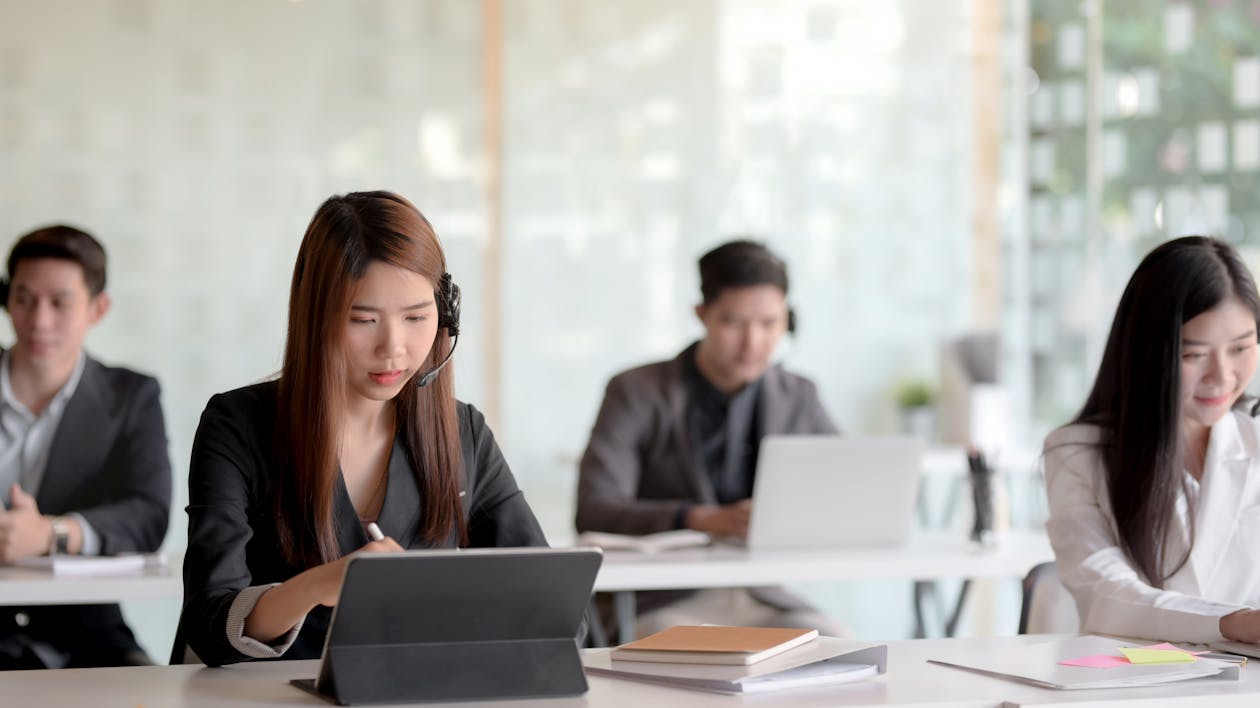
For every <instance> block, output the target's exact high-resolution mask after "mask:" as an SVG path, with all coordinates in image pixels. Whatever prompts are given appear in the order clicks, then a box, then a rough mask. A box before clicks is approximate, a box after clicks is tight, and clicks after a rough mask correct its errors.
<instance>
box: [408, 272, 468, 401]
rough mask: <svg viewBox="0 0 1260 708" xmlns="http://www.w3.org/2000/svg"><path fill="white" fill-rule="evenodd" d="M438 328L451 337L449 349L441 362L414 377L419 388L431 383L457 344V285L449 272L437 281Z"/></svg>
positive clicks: (458, 303)
mask: <svg viewBox="0 0 1260 708" xmlns="http://www.w3.org/2000/svg"><path fill="white" fill-rule="evenodd" d="M437 296H438V303H437V306H438V329H443V328H445V329H446V333H447V334H448V335H450V337H451V350H450V351H448V352H447V353H446V356H445V357H443V358H442V361H441V363H439V364H438V365H437V366H435V367H433V368H432V369H429V370H428V371H426V372H424V373H423V374H421V375H420V378H418V379H416V386H419V387H421V388H423V387H425V386H428V385H429V384H431V383H433V380H434V379H436V378H437V377H438V374H439V373H441V371H442V367H444V366H446V363H447V362H449V361H450V360H451V357H452V356H453V355H454V354H455V347H456V346H458V345H459V305H460V301H459V297H460V296H459V286H458V285H456V284H455V281H453V280H451V274H450V273H443V274H442V279H441V280H440V281H439V282H438V293H437Z"/></svg>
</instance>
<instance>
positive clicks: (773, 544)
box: [748, 435, 925, 550]
mask: <svg viewBox="0 0 1260 708" xmlns="http://www.w3.org/2000/svg"><path fill="white" fill-rule="evenodd" d="M924 448H925V445H924V443H923V441H922V440H920V439H918V438H914V437H909V436H888V437H853V436H844V437H841V436H833V435H782V436H778V435H770V436H766V437H765V438H764V439H763V440H762V441H761V451H760V454H759V456H758V458H757V479H756V482H755V484H754V489H753V508H752V517H751V520H750V521H749V528H748V547H749V548H751V549H754V550H758V549H760V550H766V549H818V548H860V547H881V546H896V545H900V544H904V543H905V542H906V541H907V540H908V539H909V536H910V530H911V526H912V524H913V521H914V508H915V494H916V492H917V490H918V482H919V474H920V466H921V464H922V459H923V453H924Z"/></svg>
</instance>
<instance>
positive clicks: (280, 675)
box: [0, 637, 1260, 708]
mask: <svg viewBox="0 0 1260 708" xmlns="http://www.w3.org/2000/svg"><path fill="white" fill-rule="evenodd" d="M1041 639H1044V637H1001V638H994V639H927V640H904V641H897V642H890V643H889V645H888V674H887V675H885V676H882V677H879V678H876V679H871V680H869V681H864V682H859V683H854V684H849V685H847V686H840V687H835V688H829V689H811V690H805V691H789V692H780V693H774V694H769V695H766V696H760V697H753V698H746V699H741V698H738V697H732V696H722V695H717V694H708V693H700V692H695V691H687V690H683V689H676V688H668V687H664V686H654V685H650V684H644V683H634V682H630V681H621V680H618V679H612V678H601V677H591V678H590V679H589V681H590V691H589V692H588V693H587V694H586V695H585V696H583V697H580V698H572V699H565V700H557V699H546V700H536V701H510V702H499V703H456V704H432V703H430V704H425V705H426V706H441V705H449V706H452V708H476V707H477V706H489V705H493V706H503V707H506V708H511V707H514V706H520V707H521V708H535V707H540V706H559V707H563V706H574V707H575V708H576V707H577V706H589V707H590V708H631V707H634V708H639V707H640V706H645V705H648V706H660V707H662V708H664V707H666V706H685V707H688V708H690V707H694V708H709V707H725V708H733V707H734V706H743V705H749V704H756V705H762V706H771V705H773V706H776V707H778V706H783V707H785V708H797V707H809V708H814V707H821V706H862V705H866V706H884V705H897V706H938V707H943V706H950V707H953V708H998V707H999V706H1034V705H1041V706H1050V705H1089V706H1116V707H1117V708H1146V707H1147V706H1150V707H1151V708H1154V706H1167V705H1176V704H1178V703H1182V704H1184V703H1186V702H1187V699H1191V698H1193V700H1194V706H1195V708H1215V707H1216V706H1240V705H1256V704H1257V703H1260V663H1256V662H1253V663H1251V664H1249V665H1248V666H1246V667H1244V668H1243V670H1242V680H1240V681H1236V682H1235V681H1219V680H1212V679H1207V680H1198V681H1188V682H1182V683H1175V684H1168V685H1165V686H1158V687H1151V688H1139V689H1109V690H1101V691H1052V690H1048V689H1040V688H1034V687H1032V686H1025V685H1023V684H1019V683H1015V682H1011V681H1005V680H1002V679H996V678H990V677H987V676H981V675H979V674H974V673H969V672H966V671H960V670H957V669H952V668H949V667H944V666H938V665H935V664H929V663H927V660H928V659H930V658H937V657H942V656H948V655H950V654H951V653H953V652H962V651H994V652H1000V651H1009V650H1011V649H1013V648H1017V647H1018V646H1020V645H1021V644H1025V643H1028V642H1031V641H1038V640H1041ZM317 668H318V662H315V661H283V662H259V663H253V664H243V665H238V666H233V667H229V668H225V669H210V668H205V667H202V666H148V667H129V668H118V669H65V670H61V671H17V672H8V673H5V674H3V675H0V686H2V687H3V695H4V701H5V704H6V705H10V704H11V705H53V706H77V705H112V706H136V705H145V706H168V705H172V706H173V705H178V706H184V707H185V708H209V707H210V706H224V705H232V706H240V707H243V708H259V707H261V706H281V705H288V706H292V705H307V706H326V705H328V704H327V703H325V702H323V701H321V700H320V699H319V698H316V697H314V696H311V695H309V694H306V693H304V692H302V691H300V690H298V689H297V688H294V687H292V686H290V685H288V680H289V679H292V678H310V677H313V676H314V675H315V673H316V671H317ZM417 678H418V679H419V678H420V677H419V676H418V677H417Z"/></svg>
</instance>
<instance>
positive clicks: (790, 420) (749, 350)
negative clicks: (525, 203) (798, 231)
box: [576, 240, 844, 635]
mask: <svg viewBox="0 0 1260 708" xmlns="http://www.w3.org/2000/svg"><path fill="white" fill-rule="evenodd" d="M699 266H700V290H701V295H702V300H703V301H702V302H701V304H699V305H697V306H696V316H697V317H698V318H699V319H700V322H701V323H702V324H703V325H704V329H705V335H704V338H703V339H701V340H700V341H699V342H696V343H693V344H692V345H691V346H689V347H687V348H686V349H684V350H683V351H682V353H681V354H679V355H678V356H677V357H675V358H673V359H671V360H668V361H662V362H657V363H654V364H648V365H646V366H641V367H638V368H634V369H630V370H629V371H625V372H622V373H620V374H618V375H617V376H615V377H613V379H612V380H611V381H610V382H609V383H608V387H607V389H606V391H605V393H604V401H603V404H602V405H601V407H600V410H599V414H598V416H597V417H596V420H595V425H594V428H593V429H592V431H591V437H590V441H589V443H588V444H587V447H586V452H585V453H584V454H583V456H582V460H581V463H580V469H579V481H578V500H577V520H576V521H577V530H578V531H579V532H583V531H604V532H610V533H622V534H649V533H655V532H659V531H666V530H670V529H683V528H689V529H696V530H699V531H704V532H707V533H709V534H710V535H712V536H714V537H728V538H736V539H744V538H746V537H747V534H748V519H749V512H750V510H751V503H752V502H751V499H750V497H751V495H752V490H753V479H754V475H755V472H756V466H757V454H758V448H759V445H760V441H761V439H762V438H763V437H765V436H766V435H773V434H793V433H794V434H831V435H834V434H836V433H837V432H838V431H837V429H836V426H835V425H834V424H833V423H832V422H831V419H830V418H829V417H828V415H827V412H826V411H825V410H824V409H823V406H822V403H821V402H820V401H819V398H818V392H817V389H816V387H815V386H814V384H813V382H811V381H810V380H809V379H806V378H805V377H803V376H799V375H797V374H793V373H791V372H788V371H786V370H784V369H783V368H782V367H781V366H779V365H777V364H772V363H771V357H772V356H773V354H774V352H775V349H776V348H777V346H778V344H779V341H780V340H781V339H782V338H783V335H784V334H785V333H787V332H791V331H793V330H794V328H795V316H794V313H793V312H792V310H791V309H790V308H789V307H788V302H787V294H788V277H787V267H786V266H785V265H784V263H783V261H782V260H780V259H779V258H778V257H777V256H775V255H774V254H773V253H771V252H770V250H769V249H767V248H766V247H765V246H763V245H762V244H760V243H756V242H753V241H742V240H741V241H731V242H728V243H725V244H722V245H721V246H718V247H717V248H714V249H713V250H711V251H709V252H708V253H706V254H704V255H703V256H702V257H701V258H700V263H699ZM638 607H639V611H640V615H639V619H638V627H637V631H638V633H639V634H640V635H643V634H649V633H651V632H655V631H658V630H660V629H664V628H665V627H668V626H671V625H674V624H700V623H706V622H711V623H718V624H742V625H759V626H790V627H809V628H817V629H819V630H820V631H822V632H823V633H824V634H827V633H831V634H839V633H843V631H844V630H843V629H842V628H841V627H839V626H838V625H837V624H836V623H834V622H831V621H829V620H827V619H826V618H825V617H822V616H821V615H820V614H819V613H818V612H817V611H816V610H815V609H814V608H813V607H811V606H810V605H808V604H807V603H806V602H804V601H803V600H802V599H800V598H798V597H795V596H794V595H792V594H790V593H788V592H787V591H786V590H784V589H783V588H779V587H766V588H738V589H713V590H700V591H678V592H652V593H640V594H639V603H638Z"/></svg>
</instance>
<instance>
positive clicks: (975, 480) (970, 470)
mask: <svg viewBox="0 0 1260 708" xmlns="http://www.w3.org/2000/svg"><path fill="white" fill-rule="evenodd" d="M967 477H968V479H969V480H970V481H971V502H972V508H973V509H975V516H974V517H973V520H972V523H971V540H972V541H975V542H976V543H979V544H982V545H989V544H990V543H992V542H993V540H994V533H993V531H994V529H993V470H992V468H990V467H989V465H988V463H986V462H985V459H984V455H982V454H981V453H980V451H979V450H976V449H971V450H968V451H967Z"/></svg>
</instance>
